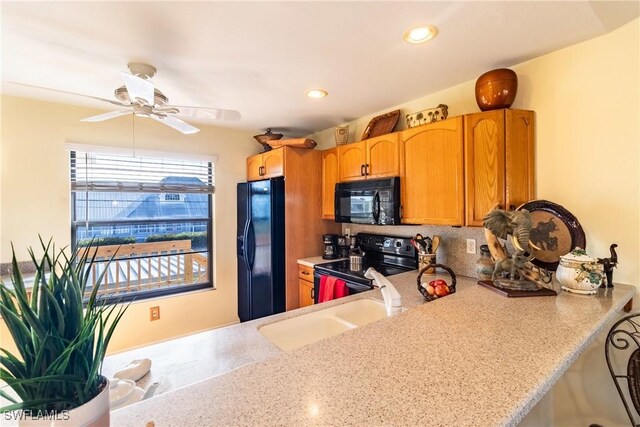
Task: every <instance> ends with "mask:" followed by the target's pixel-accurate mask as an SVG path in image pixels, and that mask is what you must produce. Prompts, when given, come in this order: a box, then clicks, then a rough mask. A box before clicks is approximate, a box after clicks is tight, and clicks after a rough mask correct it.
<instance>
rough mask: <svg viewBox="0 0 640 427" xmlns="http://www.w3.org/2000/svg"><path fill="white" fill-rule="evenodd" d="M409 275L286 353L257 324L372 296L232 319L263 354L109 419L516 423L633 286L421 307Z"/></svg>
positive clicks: (473, 295) (471, 296)
mask: <svg viewBox="0 0 640 427" xmlns="http://www.w3.org/2000/svg"><path fill="white" fill-rule="evenodd" d="M415 278H416V274H415V272H408V273H403V274H400V275H397V276H393V277H391V278H390V280H391V282H392V283H393V284H394V285H395V286H396V287H397V288H398V290H399V291H400V293H401V294H402V297H403V305H404V306H405V307H406V308H408V310H407V311H405V312H403V313H400V314H398V315H396V316H394V317H391V318H387V319H383V320H381V321H378V322H374V323H371V324H369V325H366V326H362V327H360V328H357V329H354V330H351V331H348V332H345V333H343V334H341V335H338V336H335V337H333V338H329V339H327V340H323V341H319V342H316V343H313V344H311V345H308V346H306V347H302V348H299V349H296V350H292V351H289V352H281V351H280V350H278V349H277V348H276V347H275V346H273V345H272V344H271V343H270V342H269V341H267V340H266V339H264V338H262V339H256V338H257V335H260V334H259V332H257V328H258V327H260V326H262V325H264V324H267V323H273V322H275V321H279V320H282V319H285V318H291V317H295V316H298V315H301V314H304V313H307V312H311V311H316V310H319V309H323V308H326V307H329V306H330V305H337V304H343V303H345V302H348V301H350V300H354V299H359V298H377V299H380V298H381V294H380V291H379V290H377V289H376V290H373V291H370V292H365V293H361V294H357V295H354V296H351V297H348V298H345V299H342V300H338V301H333V302H329V303H326V304H319V305H315V306H311V307H307V308H304V309H300V310H295V311H292V312H287V313H282V314H279V315H276V316H271V317H269V318H264V319H258V320H255V321H252V322H247V323H243V324H241V325H235V326H232V327H231V328H237V329H236V330H235V333H234V334H231V335H229V336H235V337H236V338H235V339H238V340H241V341H242V340H243V339H245V338H246V337H248V338H247V339H249V340H250V341H251V342H252V345H253V346H254V347H252V353H254V354H256V355H260V354H262V355H263V356H262V358H260V357H257V358H256V359H254V362H255V363H250V364H247V365H245V366H242V367H240V368H238V369H235V370H233V371H230V372H228V373H225V374H222V375H219V376H216V377H212V378H208V379H204V378H203V379H204V381H201V382H198V383H196V384H193V385H190V386H188V387H184V388H181V389H178V390H175V391H171V392H168V393H165V394H163V395H160V396H157V397H155V398H153V399H150V400H147V401H143V402H140V403H138V404H135V405H132V406H129V407H126V408H123V409H121V410H117V411H115V412H113V413H112V417H111V423H112V424H113V425H118V426H125V425H136V426H142V425H145V423H147V422H149V421H154V422H155V425H156V426H163V425H176V426H178V425H180V426H184V425H207V426H213V425H310V424H318V425H365V424H366V425H416V424H420V425H478V424H479V423H480V424H482V425H487V426H489V425H516V424H517V423H518V422H519V421H520V420H522V419H523V418H524V416H525V415H526V414H527V413H528V412H529V411H530V410H531V408H532V407H533V406H534V405H535V404H536V403H537V402H538V401H539V400H540V398H542V396H544V394H545V393H547V392H548V391H549V390H550V388H551V386H552V385H553V384H554V383H555V382H556V381H557V380H558V379H559V378H560V376H561V375H562V374H563V373H564V372H565V371H566V370H567V368H568V367H569V366H570V365H571V364H572V363H573V362H574V361H575V360H576V358H577V357H578V355H579V354H580V353H581V352H582V351H583V350H584V349H585V348H586V346H587V345H588V344H589V343H590V342H591V341H592V340H593V339H594V338H595V336H596V335H597V334H598V333H599V332H600V331H601V330H602V329H603V328H604V327H605V325H607V324H608V323H609V322H610V321H611V320H612V319H613V318H614V317H615V316H616V313H618V312H619V311H620V310H621V309H622V308H623V306H624V305H625V304H626V303H627V302H628V301H629V300H630V299H631V298H632V297H633V295H634V294H635V292H636V289H635V287H633V286H628V285H616V287H615V288H614V289H609V290H602V289H601V290H599V293H598V295H597V296H595V297H589V296H582V295H574V294H568V293H566V292H561V293H559V295H558V296H557V297H538V298H514V299H512V298H504V297H502V296H499V295H497V294H495V293H493V292H491V291H489V290H487V289H485V288H482V287H480V286H477V285H476V284H475V280H472V279H468V278H460V280H459V281H458V292H457V293H455V294H452V295H449V296H447V297H445V298H442V299H439V300H436V301H433V302H430V303H422V297H421V296H420V294H419V293H418V291H417V289H416V287H415V286H416V283H415ZM224 329H227V328H224ZM211 332H215V331H211ZM205 334H206V333H205ZM203 336H204V335H203ZM166 344H167V351H171V350H170V349H171V343H170V342H169V343H166ZM229 344H230V345H231V344H232V343H229ZM235 348H236V350H237V349H241V348H243V346H241V345H240V346H235ZM229 356H234V357H235V356H237V357H241V356H242V354H233V353H231V354H227V357H229ZM216 362H217V361H216V360H212V361H211V363H214V364H215V363H216ZM185 363H188V361H185Z"/></svg>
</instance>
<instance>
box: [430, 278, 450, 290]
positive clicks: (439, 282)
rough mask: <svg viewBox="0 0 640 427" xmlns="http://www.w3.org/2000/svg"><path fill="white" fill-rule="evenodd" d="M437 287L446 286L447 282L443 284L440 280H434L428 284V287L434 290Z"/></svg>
mask: <svg viewBox="0 0 640 427" xmlns="http://www.w3.org/2000/svg"><path fill="white" fill-rule="evenodd" d="M438 285H445V286H446V285H447V282H445V281H444V280H442V279H435V280H432V281H430V282H429V286H433V287H434V288H435V287H436V286H438Z"/></svg>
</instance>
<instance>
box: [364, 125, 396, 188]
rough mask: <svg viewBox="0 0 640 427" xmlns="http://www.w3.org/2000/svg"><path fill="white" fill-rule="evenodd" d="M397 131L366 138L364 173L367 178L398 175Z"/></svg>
mask: <svg viewBox="0 0 640 427" xmlns="http://www.w3.org/2000/svg"><path fill="white" fill-rule="evenodd" d="M398 135H399V132H396V133H390V134H388V135H382V136H378V137H376V138H371V139H368V140H367V141H366V142H367V162H366V164H365V173H366V174H367V178H384V177H388V176H398V175H400V147H399V144H398Z"/></svg>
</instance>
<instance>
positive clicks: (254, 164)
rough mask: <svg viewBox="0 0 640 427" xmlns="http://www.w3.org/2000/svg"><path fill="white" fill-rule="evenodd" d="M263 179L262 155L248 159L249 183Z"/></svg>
mask: <svg viewBox="0 0 640 427" xmlns="http://www.w3.org/2000/svg"><path fill="white" fill-rule="evenodd" d="M261 179H262V154H256V155H255V156H251V157H247V181H258V180H261Z"/></svg>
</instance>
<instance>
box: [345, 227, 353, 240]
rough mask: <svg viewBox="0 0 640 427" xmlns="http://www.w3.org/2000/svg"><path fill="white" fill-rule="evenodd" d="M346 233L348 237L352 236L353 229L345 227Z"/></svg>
mask: <svg viewBox="0 0 640 427" xmlns="http://www.w3.org/2000/svg"><path fill="white" fill-rule="evenodd" d="M344 234H345V235H346V236H347V237H351V229H350V228H345V229H344ZM347 243H349V242H347Z"/></svg>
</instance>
